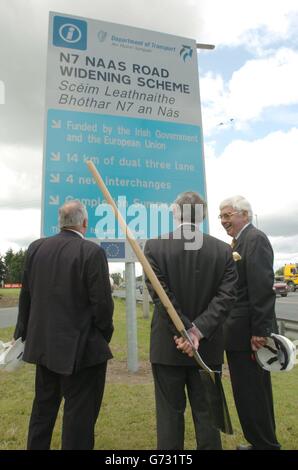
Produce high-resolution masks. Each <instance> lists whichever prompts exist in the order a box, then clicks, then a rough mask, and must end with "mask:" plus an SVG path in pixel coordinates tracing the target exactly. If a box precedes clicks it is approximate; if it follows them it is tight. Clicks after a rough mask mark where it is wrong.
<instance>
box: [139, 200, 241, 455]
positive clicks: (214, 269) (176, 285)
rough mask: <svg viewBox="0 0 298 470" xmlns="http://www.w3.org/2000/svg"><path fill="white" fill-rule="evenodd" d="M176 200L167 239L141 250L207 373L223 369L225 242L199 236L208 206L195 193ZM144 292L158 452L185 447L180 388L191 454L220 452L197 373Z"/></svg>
mask: <svg viewBox="0 0 298 470" xmlns="http://www.w3.org/2000/svg"><path fill="white" fill-rule="evenodd" d="M175 202H176V205H175V206H174V207H175V211H174V214H175V218H176V220H177V223H178V224H180V225H179V226H178V227H177V229H176V230H175V231H174V232H173V233H170V234H169V236H168V239H166V238H164V237H162V238H159V239H152V240H148V241H147V242H146V245H145V249H144V252H145V255H146V256H147V258H148V261H149V262H150V264H151V266H152V268H153V270H154V271H155V273H156V275H157V277H158V279H159V281H160V282H161V284H162V286H163V288H164V289H165V291H166V293H167V294H168V296H169V298H170V300H171V301H172V303H173V305H174V307H175V308H176V310H177V313H178V314H179V316H180V317H181V319H182V321H183V323H184V325H185V328H186V329H188V332H189V334H190V336H191V339H192V341H193V343H194V344H195V346H196V347H199V352H200V354H201V356H202V358H203V360H204V361H205V362H206V363H207V364H208V365H209V367H210V368H212V369H213V370H221V365H222V362H223V335H222V324H223V322H224V320H225V319H226V316H227V315H228V312H229V310H230V309H231V307H232V305H233V302H234V300H235V292H236V291H235V284H236V279H237V274H236V270H235V263H234V261H233V258H232V251H231V248H230V247H229V246H228V245H227V244H226V243H224V242H222V241H220V240H217V239H216V238H213V237H211V236H209V235H206V234H202V233H201V232H200V231H199V227H198V224H199V223H200V222H202V219H203V218H204V216H205V211H206V204H205V203H204V201H203V200H202V199H201V198H200V196H199V195H198V194H197V193H194V192H187V193H183V194H182V195H181V196H179V197H178V199H177V200H176V201H175ZM197 209H198V210H197ZM200 209H201V210H200ZM202 209H203V210H202ZM196 214H197V217H196ZM148 288H149V291H150V294H151V296H152V298H153V301H154V303H155V308H154V314H153V319H152V327H151V344H150V360H151V363H152V371H153V378H154V384H155V399H156V418H157V448H158V449H183V447H184V411H185V406H186V396H185V388H186V389H187V393H188V398H189V401H190V406H191V410H192V416H193V421H194V426H195V433H196V441H197V448H198V449H221V439H220V433H219V431H218V430H216V429H215V428H214V427H213V426H212V424H211V422H210V419H209V414H208V408H207V404H206V399H205V395H204V389H203V385H202V382H201V378H200V372H199V368H198V366H197V365H196V364H195V362H194V359H193V358H191V357H188V351H187V348H185V351H184V347H185V344H184V341H183V339H182V338H176V342H177V346H176V344H175V340H174V337H175V335H177V331H176V330H175V328H174V327H173V326H172V324H171V322H170V320H169V318H168V315H167V313H166V312H165V310H164V308H163V307H162V306H161V303H160V301H159V299H158V297H157V295H156V293H155V292H154V291H153V289H152V286H151V285H150V283H148ZM178 349H181V351H179V350H178ZM182 352H187V354H182Z"/></svg>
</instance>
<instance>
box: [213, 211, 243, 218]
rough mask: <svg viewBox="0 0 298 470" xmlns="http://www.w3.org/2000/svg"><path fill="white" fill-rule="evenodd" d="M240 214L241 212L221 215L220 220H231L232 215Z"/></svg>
mask: <svg viewBox="0 0 298 470" xmlns="http://www.w3.org/2000/svg"><path fill="white" fill-rule="evenodd" d="M239 212H241V211H235V212H227V213H226V214H219V216H218V218H219V219H220V220H222V219H226V220H230V219H231V217H232V215H234V214H239Z"/></svg>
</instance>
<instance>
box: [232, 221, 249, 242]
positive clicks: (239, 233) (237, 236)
mask: <svg viewBox="0 0 298 470" xmlns="http://www.w3.org/2000/svg"><path fill="white" fill-rule="evenodd" d="M250 224H251V222H248V224H246V225H244V227H242V229H241V230H240V232H238V233H237V235H236V237H235V238H236V240H238V238H239V237H240V235H241V233H242V232H243V230H245V229H246V227H248V226H249V225H250Z"/></svg>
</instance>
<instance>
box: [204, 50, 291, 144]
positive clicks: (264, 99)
mask: <svg viewBox="0 0 298 470" xmlns="http://www.w3.org/2000/svg"><path fill="white" fill-rule="evenodd" d="M297 72H298V52H295V51H293V50H290V49H285V48H283V49H279V50H277V51H276V52H275V53H274V54H272V55H271V56H270V57H266V58H261V59H254V60H249V61H247V62H246V63H245V64H244V65H243V67H241V68H240V69H239V70H237V71H235V72H234V73H233V75H232V77H231V80H230V81H229V82H228V83H224V81H223V79H222V77H221V76H220V75H218V74H217V75H213V74H212V73H207V74H206V75H205V76H203V77H201V82H200V88H201V98H202V104H203V110H202V114H203V123H204V131H205V133H206V135H208V134H210V133H211V132H212V131H213V130H214V129H215V128H218V125H219V123H220V122H223V123H224V124H225V123H226V122H228V123H229V118H233V119H234V123H233V125H234V126H235V127H236V129H237V127H238V128H243V125H246V124H248V123H249V122H250V121H252V120H256V119H260V118H261V115H262V112H263V111H264V110H266V109H268V108H271V107H277V106H281V105H282V106H287V105H293V104H297V103H298V87H297V83H296V82H297ZM223 129H224V127H222V128H221V129H220V128H218V130H223Z"/></svg>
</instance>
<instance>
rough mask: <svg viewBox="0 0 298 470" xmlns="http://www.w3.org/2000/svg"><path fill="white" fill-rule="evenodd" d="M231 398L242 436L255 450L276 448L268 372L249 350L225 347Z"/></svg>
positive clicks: (277, 446) (277, 444)
mask: <svg viewBox="0 0 298 470" xmlns="http://www.w3.org/2000/svg"><path fill="white" fill-rule="evenodd" d="M227 359H228V363H229V369H230V375H231V382H232V388H233V395H234V400H235V404H236V408H237V412H238V416H239V420H240V423H241V427H242V430H243V434H244V437H245V439H246V440H247V441H248V442H249V443H250V444H251V445H252V446H253V447H254V448H255V449H258V450H278V449H279V448H280V444H279V443H278V441H277V438H276V434H275V420H274V408H273V396H272V387H271V377H270V372H268V371H266V370H264V369H262V368H261V367H260V366H259V365H258V363H257V362H256V360H255V359H254V358H252V354H251V352H248V351H227Z"/></svg>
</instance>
